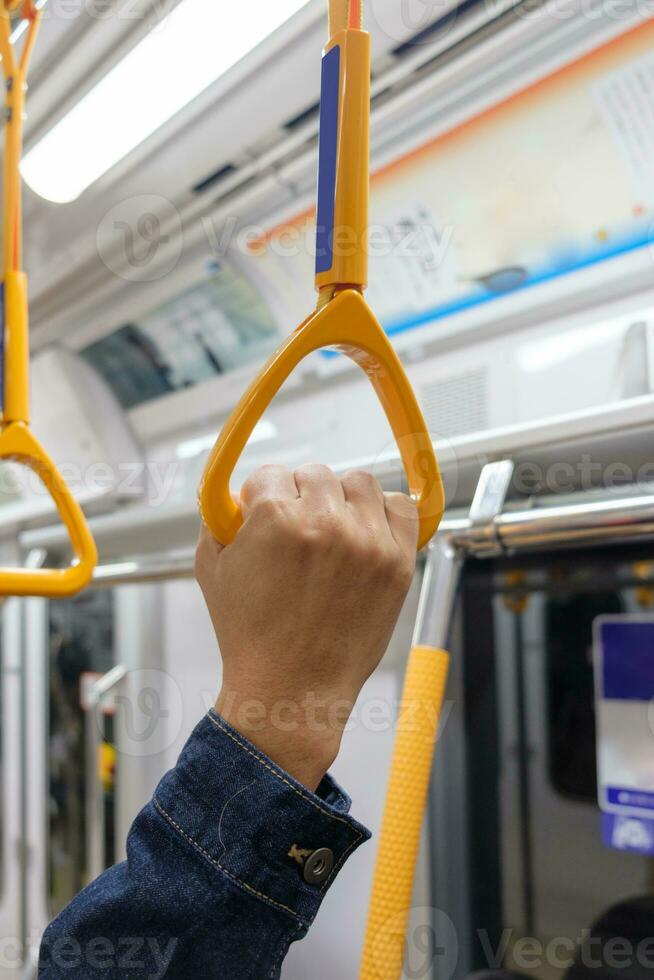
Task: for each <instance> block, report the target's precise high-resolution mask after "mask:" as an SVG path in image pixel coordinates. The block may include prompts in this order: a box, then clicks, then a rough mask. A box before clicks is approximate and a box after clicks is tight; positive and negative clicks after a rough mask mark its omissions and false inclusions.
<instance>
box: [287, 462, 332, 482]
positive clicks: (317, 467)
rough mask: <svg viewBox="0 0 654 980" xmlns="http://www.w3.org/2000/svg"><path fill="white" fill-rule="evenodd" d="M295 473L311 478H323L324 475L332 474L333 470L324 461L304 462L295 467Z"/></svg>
mask: <svg viewBox="0 0 654 980" xmlns="http://www.w3.org/2000/svg"><path fill="white" fill-rule="evenodd" d="M295 475H296V476H299V477H309V478H313V479H325V478H326V477H331V476H333V472H332V470H331V469H330V468H329V466H325V464H324V463H304V464H303V465H302V466H298V467H297V469H296V470H295Z"/></svg>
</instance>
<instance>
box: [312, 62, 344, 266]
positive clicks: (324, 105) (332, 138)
mask: <svg viewBox="0 0 654 980" xmlns="http://www.w3.org/2000/svg"><path fill="white" fill-rule="evenodd" d="M340 84H341V49H340V45H336V47H334V48H332V49H331V51H328V52H327V54H326V55H325V56H324V58H323V59H322V88H321V95H320V162H319V165H318V217H317V227H316V273H321V272H329V270H330V269H331V267H332V266H333V264H334V213H335V208H336V165H337V157H338V108H339V96H340Z"/></svg>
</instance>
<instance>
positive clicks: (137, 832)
mask: <svg viewBox="0 0 654 980" xmlns="http://www.w3.org/2000/svg"><path fill="white" fill-rule="evenodd" d="M349 809H350V800H349V798H348V797H347V796H346V795H345V794H344V793H343V792H342V791H341V790H340V788H339V787H338V786H337V785H336V784H335V783H334V782H333V780H332V779H331V778H330V777H329V776H327V777H326V778H325V779H324V780H323V782H322V783H321V785H320V787H319V788H318V791H317V792H316V793H315V794H314V793H311V792H310V791H309V790H307V789H305V788H304V787H303V786H301V785H300V784H299V783H298V782H296V781H295V780H294V779H293V778H292V777H291V776H289V775H288V774H287V773H285V772H284V771H283V770H282V769H280V768H279V767H278V766H276V765H275V764H274V763H273V762H271V761H270V759H268V758H267V757H266V756H264V755H263V754H262V753H261V752H259V751H258V750H257V749H256V748H255V747H254V746H253V745H251V744H250V743H249V742H248V741H247V740H246V739H245V738H243V737H242V736H241V735H240V734H239V733H238V732H236V731H235V730H234V729H233V728H231V727H230V726H229V725H228V724H227V723H226V722H225V721H224V720H223V719H222V718H220V717H219V716H218V715H216V714H215V713H214V712H209V714H208V715H207V716H206V717H205V718H204V719H203V720H202V721H201V722H200V724H199V725H198V726H197V728H196V729H195V731H194V732H193V734H192V735H191V737H190V739H189V741H188V742H187V744H186V747H185V748H184V750H183V752H182V754H181V756H180V758H179V761H178V763H177V765H176V767H175V768H174V769H173V770H171V772H169V773H168V774H167V775H166V776H164V778H163V779H162V781H161V783H160V784H159V786H158V788H157V790H156V792H155V795H154V797H153V799H152V801H151V802H150V803H149V804H148V805H147V806H146V807H145V808H144V810H142V812H141V813H140V814H139V816H138V817H137V818H136V820H135V822H134V824H133V826H132V828H131V831H130V834H129V837H128V841H127V861H126V862H124V863H123V864H119V865H116V866H115V867H113V868H110V869H109V870H108V871H106V872H105V873H104V874H103V875H102V876H101V877H100V878H98V879H97V881H95V882H93V883H92V884H91V885H89V887H88V888H86V889H85V890H84V891H83V892H81V893H80V894H79V895H78V896H77V898H76V899H75V900H74V901H73V902H72V903H71V904H70V905H69V906H68V907H67V908H66V909H64V911H63V912H62V913H61V914H60V915H59V916H58V918H56V919H55V920H54V922H52V923H51V924H50V926H49V927H48V929H47V930H46V932H45V935H44V937H43V943H42V946H41V955H40V962H39V978H40V980H92V978H95V977H98V978H100V977H101V978H102V980H118V978H120V980H162V978H164V977H165V978H174V980H197V978H199V977H202V978H206V980H214V978H215V980H267V978H277V977H279V976H280V971H281V964H282V961H283V959H284V957H285V955H286V953H287V951H288V948H289V946H290V944H291V943H292V942H293V941H295V940H297V939H301V938H302V937H303V936H304V935H305V934H306V932H307V930H308V928H309V926H310V925H311V923H312V921H313V919H314V918H315V916H316V914H317V912H318V910H319V908H320V904H321V902H322V899H323V898H324V895H325V893H326V891H327V889H328V888H329V887H330V885H331V884H332V882H333V881H334V879H335V877H336V875H337V874H338V871H339V869H340V868H341V867H342V866H343V863H344V862H345V861H346V860H347V858H348V857H349V856H350V855H351V854H352V853H353V852H354V851H355V850H356V848H357V847H358V846H359V845H360V844H361V843H363V842H364V841H365V840H367V839H368V838H369V837H370V834H369V832H368V831H367V830H366V829H365V827H363V826H361V825H360V824H358V823H357V822H356V821H355V820H354V819H352V817H350V816H349Z"/></svg>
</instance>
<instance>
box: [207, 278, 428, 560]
mask: <svg viewBox="0 0 654 980" xmlns="http://www.w3.org/2000/svg"><path fill="white" fill-rule="evenodd" d="M335 346H336V347H338V348H339V349H340V350H342V352H343V353H345V354H347V355H348V357H351V358H352V360H354V361H356V363H357V364H358V365H359V367H361V368H362V369H363V370H364V371H365V372H366V374H367V375H368V377H369V378H370V381H371V382H372V385H373V387H374V389H375V391H376V392H377V395H378V397H379V400H380V402H381V404H382V406H383V408H384V411H385V413H386V416H387V418H388V421H389V423H390V426H391V429H392V430H393V435H394V436H395V440H396V442H397V444H398V448H399V450H400V455H401V457H402V462H403V464H404V469H405V471H406V475H407V479H408V485H409V491H410V493H411V494H412V496H414V497H415V499H416V501H417V504H418V511H419V515H420V535H419V542H418V547H423V545H425V544H426V543H427V542H428V541H429V540H430V538H431V537H432V535H433V534H434V533H435V531H436V529H437V528H438V525H439V523H440V520H441V517H442V515H443V509H444V506H445V495H444V491H443V481H442V479H441V474H440V471H439V468H438V462H437V460H436V456H435V454H434V449H433V445H432V441H431V438H430V435H429V433H428V431H427V427H426V425H425V421H424V418H423V416H422V412H421V411H420V408H419V406H418V403H417V401H416V396H415V394H414V392H413V389H412V387H411V385H410V383H409V379H408V378H407V376H406V374H405V372H404V368H403V367H402V364H401V362H400V360H399V358H398V356H397V354H396V353H395V351H394V349H393V347H392V345H391V343H390V341H389V340H388V338H387V336H386V334H385V333H384V331H383V330H382V328H381V326H380V325H379V323H378V322H377V320H376V319H375V317H374V316H373V314H372V312H371V310H370V308H369V307H368V305H367V304H366V302H365V300H364V298H363V296H362V295H361V293H359V292H357V291H356V290H353V289H347V290H344V291H343V292H342V293H339V294H338V295H337V296H336V298H335V299H333V300H332V301H331V302H329V303H328V304H327V305H326V306H324V307H322V308H321V309H319V310H317V311H316V312H315V313H313V314H312V315H311V316H310V317H309V318H308V319H307V320H305V322H304V323H303V324H302V325H301V326H300V327H298V328H297V330H296V331H295V332H294V333H293V334H291V336H290V337H289V339H288V340H287V341H286V343H285V344H283V345H282V347H280V349H279V350H278V351H277V352H276V354H274V355H273V356H272V357H271V359H270V360H269V361H268V363H267V364H266V366H265V367H264V369H263V371H262V372H261V374H260V375H259V377H258V378H257V379H256V380H255V381H254V382H253V384H252V385H250V387H249V388H248V390H247V391H246V392H245V394H244V395H243V397H242V398H241V401H240V402H239V403H238V405H237V406H236V408H235V410H234V412H233V414H232V416H231V418H230V419H229V420H228V422H227V423H226V424H225V426H224V428H223V430H222V432H221V433H220V436H219V438H218V441H217V442H216V445H215V446H214V448H213V450H212V453H211V456H210V457H209V461H208V463H207V466H206V469H205V471H204V475H203V477H202V482H201V484H200V490H199V498H200V511H201V514H202V518H203V520H204V522H205V523H206V525H207V526H208V527H209V529H210V530H211V532H212V534H213V535H214V537H215V538H216V539H217V540H218V541H220V542H221V543H222V544H229V543H230V542H231V541H232V540H233V538H234V536H235V534H236V532H237V531H238V529H239V527H240V526H241V524H242V523H243V517H242V515H241V512H240V510H239V508H238V507H237V505H236V504H235V502H234V500H233V499H232V495H231V493H230V489H229V482H230V479H231V476H232V473H233V472H234V468H235V466H236V464H237V462H238V460H239V458H240V456H241V453H242V452H243V450H244V448H245V446H246V444H247V441H248V439H249V438H250V436H251V434H252V431H253V429H254V427H255V425H256V424H257V422H258V421H259V419H260V418H261V416H262V415H263V413H264V412H265V410H266V409H267V408H268V405H269V404H270V402H271V401H272V399H273V398H274V397H275V395H276V394H277V392H278V391H279V389H280V388H281V386H282V385H283V383H284V382H285V381H286V379H287V378H288V376H289V375H290V374H291V373H292V372H293V371H294V370H295V368H296V367H297V365H298V364H299V363H300V361H301V360H302V359H303V358H305V357H306V356H307V355H308V354H310V353H312V351H316V350H319V349H320V348H321V347H335Z"/></svg>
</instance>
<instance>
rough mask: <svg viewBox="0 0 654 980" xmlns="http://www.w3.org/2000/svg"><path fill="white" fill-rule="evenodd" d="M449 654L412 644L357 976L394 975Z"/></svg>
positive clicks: (392, 979)
mask: <svg viewBox="0 0 654 980" xmlns="http://www.w3.org/2000/svg"><path fill="white" fill-rule="evenodd" d="M449 662H450V658H449V654H447V653H445V652H444V651H443V650H435V649H433V648H432V647H414V649H413V650H412V652H411V656H410V659H409V666H408V669H407V674H406V680H405V683H404V691H403V693H402V705H401V709H400V717H399V721H398V730H397V734H396V737H395V748H394V751H393V762H392V765H391V775H390V780H389V784H388V790H387V796H386V807H385V810H384V818H383V822H382V829H381V836H380V841H379V852H378V855H377V866H376V869H375V877H374V881H373V887H372V898H371V902H370V910H369V912H368V926H367V931H366V939H365V945H364V950H363V959H362V963H361V972H360V974H359V978H360V980H398V978H399V977H400V976H401V975H402V966H403V962H404V952H405V942H406V931H407V923H408V918H409V911H410V908H411V899H412V895H413V883H414V877H415V868H416V861H417V858H418V848H419V845H420V833H421V830H422V824H423V819H424V815H425V807H426V803H427V791H428V789H429V778H430V775H431V769H432V764H433V758H434V749H435V745H436V738H437V736H438V725H439V721H440V716H441V710H442V706H443V699H444V696H445V685H446V683H447V674H448V669H449Z"/></svg>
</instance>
